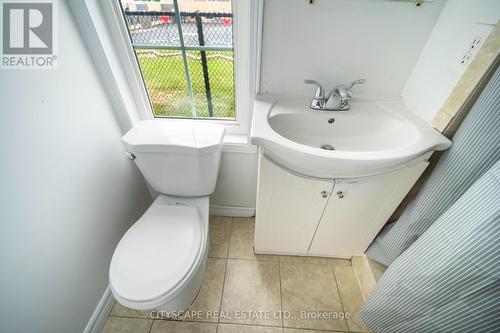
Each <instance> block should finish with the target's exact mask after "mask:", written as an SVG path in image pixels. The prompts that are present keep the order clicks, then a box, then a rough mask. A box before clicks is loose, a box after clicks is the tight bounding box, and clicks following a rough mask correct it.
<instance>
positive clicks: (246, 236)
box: [229, 217, 278, 261]
mask: <svg viewBox="0 0 500 333" xmlns="http://www.w3.org/2000/svg"><path fill="white" fill-rule="evenodd" d="M254 228H255V219H254V218H243V217H240V218H237V217H235V218H233V230H232V232H231V242H230V245H229V258H233V259H250V260H267V261H278V256H273V255H264V254H254V252H253V240H254V239H253V238H254Z"/></svg>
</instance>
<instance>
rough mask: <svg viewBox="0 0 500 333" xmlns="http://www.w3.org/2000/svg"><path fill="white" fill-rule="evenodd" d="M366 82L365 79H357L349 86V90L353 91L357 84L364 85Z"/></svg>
mask: <svg viewBox="0 0 500 333" xmlns="http://www.w3.org/2000/svg"><path fill="white" fill-rule="evenodd" d="M365 82H366V80H365V79H357V80H354V81H352V82H351V83H349V85H348V86H347V88H349V89H351V88H352V87H353V86H355V85H356V84H362V83H365Z"/></svg>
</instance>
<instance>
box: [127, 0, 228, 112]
mask: <svg viewBox="0 0 500 333" xmlns="http://www.w3.org/2000/svg"><path fill="white" fill-rule="evenodd" d="M120 3H121V7H122V9H123V15H124V18H125V22H126V24H127V27H128V31H129V35H130V40H131V43H132V47H133V49H134V51H135V54H136V58H137V62H138V65H139V68H140V70H141V73H142V77H143V79H144V83H145V86H146V90H147V93H148V96H149V100H150V103H151V107H152V111H153V114H154V116H155V117H183V118H217V119H228V120H232V119H235V102H234V97H235V94H234V63H233V58H234V52H233V14H232V8H231V1H220V0H218V1H209V0H197V1H193V0H160V1H134V0H121V1H120ZM176 9H178V11H176Z"/></svg>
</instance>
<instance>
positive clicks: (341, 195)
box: [337, 191, 344, 199]
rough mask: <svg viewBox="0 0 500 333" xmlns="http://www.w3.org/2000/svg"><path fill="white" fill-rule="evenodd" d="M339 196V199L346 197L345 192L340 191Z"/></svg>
mask: <svg viewBox="0 0 500 333" xmlns="http://www.w3.org/2000/svg"><path fill="white" fill-rule="evenodd" d="M337 197H339V199H342V198H343V197H344V193H343V192H342V191H338V192H337Z"/></svg>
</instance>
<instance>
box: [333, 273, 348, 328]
mask: <svg viewBox="0 0 500 333" xmlns="http://www.w3.org/2000/svg"><path fill="white" fill-rule="evenodd" d="M331 267H332V273H333V280H334V281H335V287H336V288H337V293H338V294H339V299H340V306H342V312H343V313H344V315H345V308H344V301H343V300H342V294H341V293H340V287H339V281H338V280H337V276H336V275H335V266H334V265H331ZM345 326H346V327H347V332H349V330H350V327H349V321H348V320H347V319H345Z"/></svg>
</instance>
